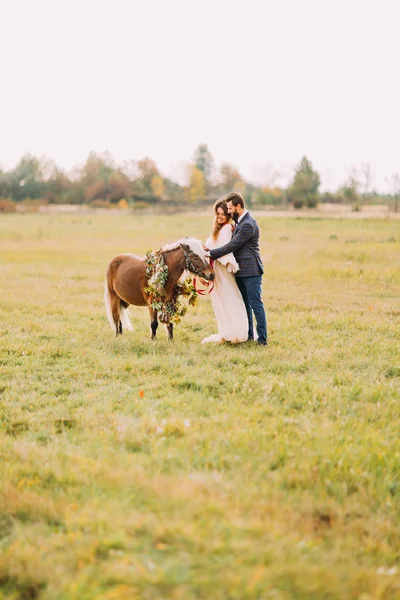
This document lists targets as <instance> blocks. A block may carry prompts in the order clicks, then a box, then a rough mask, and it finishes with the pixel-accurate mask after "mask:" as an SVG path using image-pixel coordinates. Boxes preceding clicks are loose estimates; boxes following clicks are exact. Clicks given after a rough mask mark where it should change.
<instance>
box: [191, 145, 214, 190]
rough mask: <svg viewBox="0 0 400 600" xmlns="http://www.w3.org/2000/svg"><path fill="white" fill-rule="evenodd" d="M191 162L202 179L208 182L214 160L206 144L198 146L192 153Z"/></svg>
mask: <svg viewBox="0 0 400 600" xmlns="http://www.w3.org/2000/svg"><path fill="white" fill-rule="evenodd" d="M193 162H194V163H195V165H196V167H197V169H198V170H199V171H201V172H202V173H203V175H204V178H205V179H206V180H207V181H208V180H209V179H210V177H211V173H212V170H213V166H214V159H213V156H212V154H211V152H210V151H209V149H208V146H207V144H199V145H198V146H197V148H196V150H195V152H194V158H193Z"/></svg>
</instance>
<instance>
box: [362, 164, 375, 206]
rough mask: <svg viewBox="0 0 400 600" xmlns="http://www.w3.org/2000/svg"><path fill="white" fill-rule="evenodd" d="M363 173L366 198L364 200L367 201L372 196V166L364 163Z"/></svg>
mask: <svg viewBox="0 0 400 600" xmlns="http://www.w3.org/2000/svg"><path fill="white" fill-rule="evenodd" d="M361 173H362V176H363V182H362V186H363V196H364V199H367V198H368V197H369V195H370V190H371V183H372V179H373V177H372V170H371V165H370V164H369V163H367V162H364V163H362V165H361Z"/></svg>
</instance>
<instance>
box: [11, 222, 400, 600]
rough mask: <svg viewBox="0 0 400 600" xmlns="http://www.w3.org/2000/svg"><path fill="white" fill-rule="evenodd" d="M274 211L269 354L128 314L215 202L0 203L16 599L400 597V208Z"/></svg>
mask: <svg viewBox="0 0 400 600" xmlns="http://www.w3.org/2000/svg"><path fill="white" fill-rule="evenodd" d="M259 223H260V226H261V231H262V255H263V257H264V260H265V265H266V274H265V277H264V301H265V305H266V308H267V313H268V324H269V347H268V349H264V348H258V347H257V346H256V345H253V344H245V345H241V346H229V345H225V346H217V347H210V346H201V345H200V341H201V339H202V338H203V337H205V336H206V335H209V334H211V333H213V332H215V323H214V317H213V313H212V308H211V302H210V300H209V298H205V299H203V298H201V299H199V301H198V304H197V306H196V307H195V308H191V309H189V312H188V314H187V316H186V317H185V319H184V320H183V322H182V323H181V324H179V325H178V326H176V328H175V342H174V343H172V344H171V343H168V342H167V341H166V335H165V332H164V330H163V328H160V329H159V332H158V337H159V339H158V341H157V342H156V343H152V342H151V341H150V328H149V323H148V313H147V311H146V309H140V308H133V309H131V316H132V321H133V325H134V332H131V333H129V334H126V335H124V336H123V337H122V338H118V339H116V338H115V335H114V334H113V332H112V331H111V329H110V327H109V324H108V322H107V320H106V317H105V311H104V307H103V305H102V296H103V277H104V270H105V266H106V264H107V262H108V261H109V259H110V258H112V257H113V256H114V255H115V254H117V253H120V252H135V253H139V254H144V253H145V251H146V250H147V249H149V248H153V249H156V248H158V247H159V246H160V244H161V243H167V242H173V241H175V240H176V239H179V238H180V237H183V236H184V235H195V236H197V237H199V238H201V239H205V237H206V235H207V234H208V233H209V228H210V220H209V219H208V218H206V217H199V218H197V217H194V216H191V217H187V216H185V215H179V216H173V217H172V216H171V217H164V218H163V217H154V218H151V217H138V216H133V215H132V216H124V217H119V216H110V217H108V216H104V215H97V216H70V215H60V216H57V215H40V214H38V215H9V216H3V217H0V322H1V329H0V413H1V426H0V453H1V455H0V465H1V466H0V475H1V480H0V598H7V599H21V600H27V599H40V600H55V599H56V600H94V599H96V600H98V599H104V600H111V599H121V600H134V599H144V600H152V599H161V598H163V599H164V598H166V599H173V600H191V599H194V598H196V599H197V598H201V599H207V600H208V599H211V600H222V599H224V600H225V599H229V600H242V599H249V600H250V599H252V600H256V599H268V598H272V599H275V600H277V599H278V600H289V599H296V600H307V599H310V598H317V599H326V600H328V599H329V600H336V599H345V600H352V599H358V600H371V599H378V598H379V599H385V600H389V599H391V600H392V599H396V598H400V510H399V509H400V436H399V427H400V389H399V387H400V326H399V324H400V319H399V317H400V223H399V222H398V221H397V222H395V221H390V220H379V221H378V220H362V219H361V220H359V221H351V220H335V219H314V220H311V219H301V220H299V219H278V218H276V219H275V218H260V219H259Z"/></svg>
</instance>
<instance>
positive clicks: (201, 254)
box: [162, 237, 214, 280]
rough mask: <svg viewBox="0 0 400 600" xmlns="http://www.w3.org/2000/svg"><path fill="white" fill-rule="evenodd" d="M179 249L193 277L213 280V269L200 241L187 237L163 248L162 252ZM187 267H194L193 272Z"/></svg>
mask: <svg viewBox="0 0 400 600" xmlns="http://www.w3.org/2000/svg"><path fill="white" fill-rule="evenodd" d="M179 247H180V248H182V250H183V252H184V254H185V259H186V267H187V270H188V271H190V272H191V273H193V274H195V275H199V276H200V277H204V279H208V280H212V279H214V269H213V268H212V267H211V265H210V263H209V259H208V257H207V255H206V251H205V250H204V248H203V245H202V243H201V242H200V240H198V239H197V238H194V237H187V238H184V239H182V240H178V241H177V242H175V243H174V244H169V245H168V246H163V248H162V251H163V252H168V251H170V250H176V249H177V248H179ZM189 266H192V267H194V270H191V268H189Z"/></svg>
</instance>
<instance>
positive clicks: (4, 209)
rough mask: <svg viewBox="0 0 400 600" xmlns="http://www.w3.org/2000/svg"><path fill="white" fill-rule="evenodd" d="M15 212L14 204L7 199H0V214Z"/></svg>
mask: <svg viewBox="0 0 400 600" xmlns="http://www.w3.org/2000/svg"><path fill="white" fill-rule="evenodd" d="M16 210H17V207H16V206H15V203H14V202H13V201H12V200H10V199H9V198H0V213H13V212H15V211H16Z"/></svg>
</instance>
